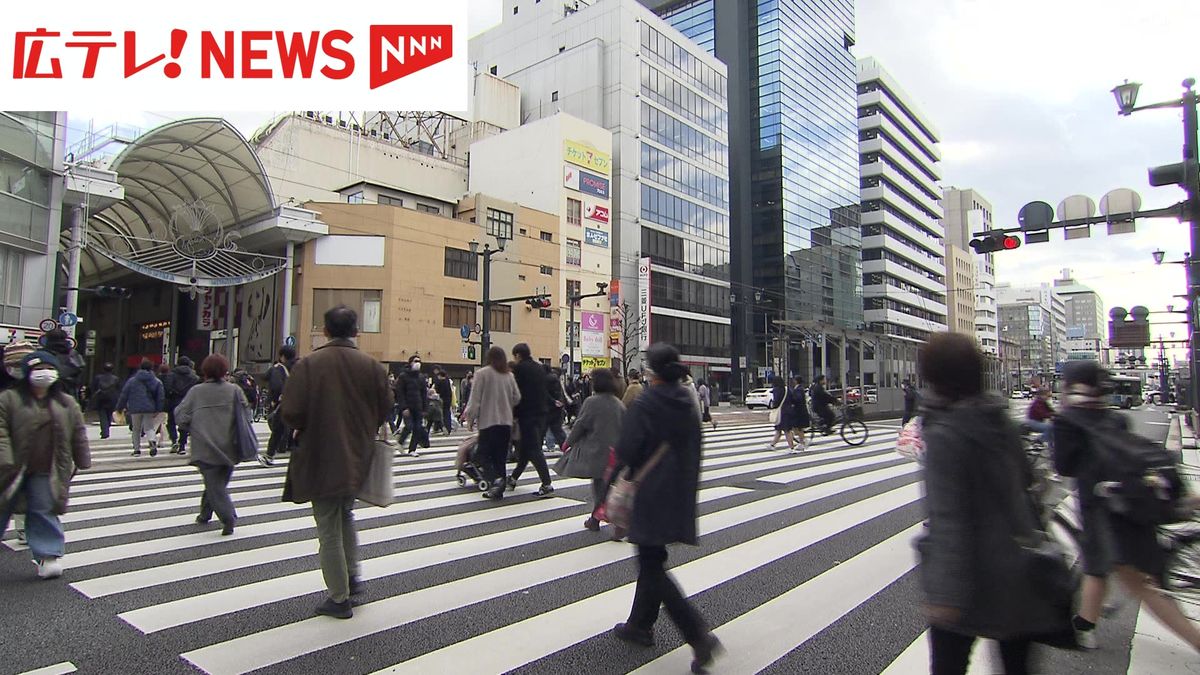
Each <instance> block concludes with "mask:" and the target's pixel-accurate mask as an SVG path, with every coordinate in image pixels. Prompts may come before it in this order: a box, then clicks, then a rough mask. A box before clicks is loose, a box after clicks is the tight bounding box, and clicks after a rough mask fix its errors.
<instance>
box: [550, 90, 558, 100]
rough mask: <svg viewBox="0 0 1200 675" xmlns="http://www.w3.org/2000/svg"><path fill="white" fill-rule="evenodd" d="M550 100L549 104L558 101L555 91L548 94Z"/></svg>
mask: <svg viewBox="0 0 1200 675" xmlns="http://www.w3.org/2000/svg"><path fill="white" fill-rule="evenodd" d="M550 100H551V102H553V101H557V100H558V92H557V91H552V92H550Z"/></svg>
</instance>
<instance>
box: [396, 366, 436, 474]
mask: <svg viewBox="0 0 1200 675" xmlns="http://www.w3.org/2000/svg"><path fill="white" fill-rule="evenodd" d="M396 405H399V406H400V407H401V410H402V411H403V412H402V414H403V415H404V421H405V423H406V425H407V428H406V429H405V430H404V436H407V435H408V434H409V433H410V432H411V433H412V440H411V441H410V442H409V445H408V451H407V452H406V453H405V454H408V455H411V456H414V457H415V456H416V455H417V446H418V445H420V446H421V447H422V448H428V447H429V434H428V432H427V431H426V430H425V425H424V422H423V420H424V419H425V412H426V411H427V410H428V409H429V387H428V386H426V384H425V376H423V375H421V357H420V356H417V355H416V354H413V355H412V356H411V357H409V359H408V370H406V371H404V372H402V373H400V378H399V379H398V380H397V382H396ZM404 436H401V437H400V444H401V445H403V444H404Z"/></svg>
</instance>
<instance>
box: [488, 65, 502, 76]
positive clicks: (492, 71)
mask: <svg viewBox="0 0 1200 675" xmlns="http://www.w3.org/2000/svg"><path fill="white" fill-rule="evenodd" d="M499 69H500V67H499V66H492V67H491V68H488V72H489V73H491V74H492V75H495V74H496V71H498V70H499Z"/></svg>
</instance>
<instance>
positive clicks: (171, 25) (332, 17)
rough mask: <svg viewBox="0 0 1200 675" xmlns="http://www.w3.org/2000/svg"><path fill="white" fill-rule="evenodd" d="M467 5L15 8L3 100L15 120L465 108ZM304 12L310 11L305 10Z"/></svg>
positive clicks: (3, 55) (145, 1)
mask: <svg viewBox="0 0 1200 675" xmlns="http://www.w3.org/2000/svg"><path fill="white" fill-rule="evenodd" d="M468 4H469V3H468V0H442V1H441V2H437V3H417V2H404V3H391V4H384V5H379V6H373V7H372V10H371V11H370V12H346V11H345V6H343V5H338V4H337V3H324V4H322V5H316V4H313V5H309V4H305V5H302V6H299V7H297V8H294V9H292V10H290V11H288V12H281V11H280V8H281V6H280V5H278V4H277V3H266V2H234V1H233V0H211V1H210V2H205V3H179V4H171V5H169V9H167V6H165V5H163V4H162V3H159V2H150V1H149V0H124V1H123V2H121V3H120V10H121V11H113V7H112V5H111V4H106V3H99V2H90V1H89V2H84V1H83V0H62V1H61V2H59V3H58V4H57V5H56V6H55V11H54V12H47V11H46V9H45V6H43V5H39V4H37V3H9V4H8V5H6V6H5V8H4V19H3V21H0V91H3V92H4V94H5V96H4V98H5V105H6V106H8V107H9V108H12V109H14V110H66V109H70V108H71V107H75V106H78V105H79V102H80V101H88V100H92V101H97V100H104V101H121V102H122V104H123V105H124V106H125V107H127V108H130V109H148V108H150V109H157V108H162V107H169V108H173V109H178V110H183V109H224V110H234V111H237V110H281V109H292V108H295V109H299V108H329V107H331V106H333V107H337V108H340V109H360V110H397V109H411V110H449V111H455V110H466V109H467V92H468V86H469V78H470V70H469V68H468V64H467V15H468ZM300 7H302V8H300Z"/></svg>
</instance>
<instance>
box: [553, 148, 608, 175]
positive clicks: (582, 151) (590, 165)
mask: <svg viewBox="0 0 1200 675" xmlns="http://www.w3.org/2000/svg"><path fill="white" fill-rule="evenodd" d="M563 159H565V160H567V161H568V162H570V163H572V164H575V165H577V166H582V167H583V168H585V169H588V170H590V171H595V172H596V173H599V174H601V175H604V176H607V175H609V174H610V173H612V157H611V156H609V154H608V153H606V152H600V151H599V150H597V149H596V148H594V147H592V146H591V145H589V144H587V143H580V142H579V141H565V142H564V143H563Z"/></svg>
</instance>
